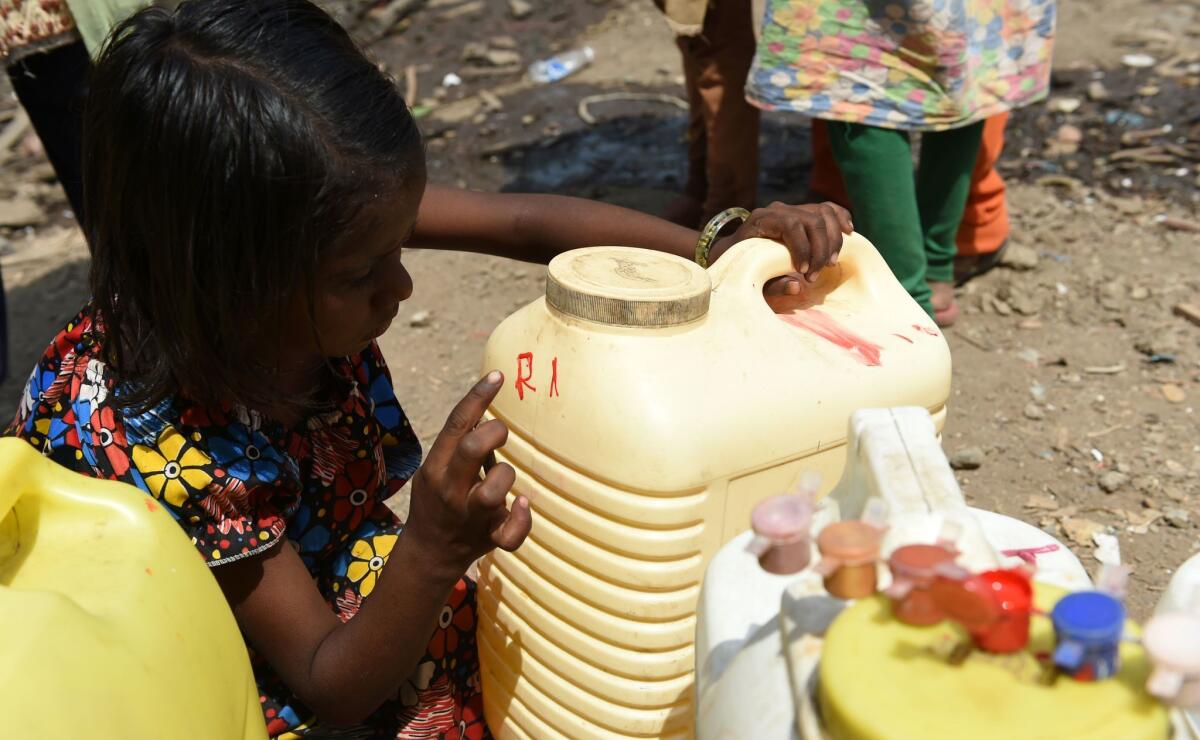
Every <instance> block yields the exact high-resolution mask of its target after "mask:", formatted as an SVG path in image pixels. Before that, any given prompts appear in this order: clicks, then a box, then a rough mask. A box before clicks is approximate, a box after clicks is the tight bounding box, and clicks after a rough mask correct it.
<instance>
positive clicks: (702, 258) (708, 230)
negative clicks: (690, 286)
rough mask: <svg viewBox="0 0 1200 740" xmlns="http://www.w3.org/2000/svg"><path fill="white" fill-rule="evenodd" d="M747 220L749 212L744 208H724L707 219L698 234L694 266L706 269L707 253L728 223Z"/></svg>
mask: <svg viewBox="0 0 1200 740" xmlns="http://www.w3.org/2000/svg"><path fill="white" fill-rule="evenodd" d="M748 218H750V211H747V210H746V209H745V208H726V209H725V210H723V211H721V212H720V213H718V214H717V215H715V216H713V217H712V218H711V219H709V222H708V223H707V224H705V226H704V230H703V231H701V232H700V241H698V242H696V264H698V265H700V266H701V267H703V268H705V269H707V268H708V252H709V250H711V249H712V245H713V242H715V241H716V240H717V234H719V233H721V229H723V228H725V225H726V224H728V223H729V222H730V221H734V220H739V219H740V220H742V221H745V220H746V219H748Z"/></svg>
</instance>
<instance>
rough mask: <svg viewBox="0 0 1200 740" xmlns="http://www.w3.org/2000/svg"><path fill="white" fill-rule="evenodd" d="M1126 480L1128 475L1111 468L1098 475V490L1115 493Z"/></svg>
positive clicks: (1127, 480)
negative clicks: (1109, 470)
mask: <svg viewBox="0 0 1200 740" xmlns="http://www.w3.org/2000/svg"><path fill="white" fill-rule="evenodd" d="M1128 482H1129V476H1128V475H1125V474H1124V473H1120V472H1117V471H1115V470H1113V471H1111V472H1108V473H1105V474H1104V475H1102V476H1100V490H1102V491H1104V492H1105V493H1116V492H1117V491H1119V490H1121V489H1122V488H1123V487H1124V486H1125V484H1126V483H1128Z"/></svg>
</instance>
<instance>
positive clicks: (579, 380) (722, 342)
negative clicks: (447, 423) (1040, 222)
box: [479, 235, 950, 739]
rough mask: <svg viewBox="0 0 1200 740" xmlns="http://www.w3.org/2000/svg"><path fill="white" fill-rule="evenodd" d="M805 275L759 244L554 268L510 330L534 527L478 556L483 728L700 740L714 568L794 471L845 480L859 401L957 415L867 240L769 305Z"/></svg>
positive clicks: (508, 347) (515, 429) (781, 251)
mask: <svg viewBox="0 0 1200 740" xmlns="http://www.w3.org/2000/svg"><path fill="white" fill-rule="evenodd" d="M790 269H791V263H790V257H789V254H788V252H787V250H786V248H784V247H783V246H781V245H779V244H777V243H775V242H770V241H766V240H761V239H753V240H749V241H746V242H743V243H741V244H739V245H737V246H735V247H734V248H733V249H731V250H730V251H729V252H728V253H727V254H726V255H725V256H724V257H723V258H722V259H721V260H720V261H719V262H718V263H717V264H716V265H715V266H714V267H713V268H712V269H711V270H709V271H708V272H707V273H706V272H704V271H703V270H701V269H700V268H699V267H697V266H696V265H694V264H692V263H690V262H688V261H686V260H683V259H680V258H677V257H672V256H669V255H662V254H658V253H654V252H648V251H641V250H632V249H624V248H610V247H602V248H592V249H584V250H576V251H574V252H570V253H567V254H564V255H561V256H559V257H558V258H556V259H555V260H554V261H553V262H552V263H551V265H550V269H549V273H548V277H547V295H546V297H545V298H542V299H539V300H537V301H534V302H533V303H532V304H530V305H529V306H526V307H525V308H523V309H521V310H519V311H518V312H517V313H515V314H514V315H512V316H511V317H509V318H508V319H507V320H505V321H504V322H503V323H502V324H501V325H500V326H499V327H498V328H497V329H496V331H495V333H494V334H493V335H492V337H491V339H490V340H489V342H488V346H487V352H486V357H485V363H484V365H485V367H486V368H488V369H491V368H500V369H502V370H504V371H505V373H506V382H505V387H504V389H503V391H501V393H500V395H499V396H497V398H496V400H495V402H494V404H493V406H492V408H491V409H490V413H491V414H492V415H493V416H495V417H496V418H500V419H503V420H504V421H505V422H506V423H507V424H508V425H509V428H510V429H511V434H510V436H509V439H508V443H507V445H506V446H505V447H504V449H503V450H502V451H501V458H502V459H503V460H504V461H506V462H508V463H510V464H511V465H512V466H513V467H514V468H515V469H516V471H517V480H516V484H515V486H514V493H516V494H522V495H525V496H527V497H529V499H530V501H531V502H532V506H533V511H534V524H533V531H532V532H531V533H530V536H529V538H528V540H527V541H526V542H525V544H524V545H523V546H522V547H521V548H520V550H518V551H517V552H516V553H503V552H498V553H495V554H494V555H492V556H489V557H488V558H487V559H485V561H484V562H483V564H482V568H481V576H480V596H479V601H480V611H481V615H480V625H479V646H480V647H479V649H480V657H481V659H482V665H483V693H484V703H485V711H486V715H487V720H488V723H489V725H490V726H491V727H492V729H493V731H495V732H496V733H497V734H498V735H499V736H500V737H511V738H525V737H528V738H539V739H540V738H552V737H567V738H651V737H689V736H691V735H692V718H693V717H694V716H695V712H694V711H693V708H692V704H693V690H692V681H693V667H694V654H693V639H694V636H695V620H696V616H695V612H696V603H697V597H698V594H699V589H700V582H701V579H702V577H703V574H704V568H705V565H706V563H707V561H708V559H709V558H710V557H711V556H712V554H713V553H715V552H716V550H717V549H718V548H719V547H720V546H721V544H722V543H724V542H725V541H727V540H728V539H730V538H732V537H733V536H734V535H735V534H737V533H738V532H740V531H741V530H744V529H745V528H746V527H747V526H748V522H749V515H750V510H751V508H753V506H754V504H755V503H757V502H758V501H759V500H761V499H763V498H765V497H767V496H770V495H773V494H777V493H780V492H781V491H784V490H785V489H787V488H788V487H789V486H790V485H791V484H792V483H793V482H794V481H795V479H796V478H797V477H798V475H799V474H800V473H801V472H802V471H806V470H817V471H819V472H821V473H823V474H824V479H825V481H826V485H827V488H828V487H829V486H832V484H833V482H835V481H836V480H837V479H838V478H839V477H840V474H841V469H842V465H843V460H844V457H845V452H844V446H845V437H846V429H847V422H848V420H849V418H850V415H851V414H852V413H853V412H854V411H855V410H856V409H859V408H862V407H869V406H901V405H908V406H921V407H924V408H926V409H928V410H929V411H930V412H931V413H933V414H934V418H935V419H936V420H937V421H938V423H939V425H940V423H941V420H942V419H943V418H944V413H945V409H944V407H945V402H946V399H947V397H948V395H949V388H950V355H949V350H948V348H947V346H946V343H945V340H944V339H943V338H942V336H941V334H940V333H939V332H938V330H937V329H936V328H935V327H934V325H933V323H932V322H931V321H930V320H929V318H928V317H927V316H926V315H925V314H924V312H922V310H921V309H920V308H919V307H918V306H917V304H916V303H915V302H913V301H912V299H911V298H909V296H908V295H907V294H906V293H905V292H904V290H903V289H902V288H901V286H900V285H899V283H898V282H897V281H896V280H895V278H893V277H892V275H891V273H890V272H889V271H888V268H887V266H886V265H885V264H884V262H883V260H882V258H881V257H880V256H879V254H878V253H877V252H876V251H875V249H874V247H872V246H871V245H870V244H869V243H868V242H867V241H866V240H865V239H863V238H862V237H860V236H857V235H855V236H851V237H848V238H847V239H846V242H845V245H844V247H843V250H842V253H841V259H840V261H839V264H838V265H837V266H836V267H833V268H830V269H828V270H825V271H824V272H823V273H822V275H821V277H820V279H819V280H818V281H817V282H816V283H815V284H814V285H812V286H811V287H809V288H808V289H806V291H805V293H804V294H803V295H801V296H798V297H795V298H793V299H789V300H788V301H787V302H786V304H780V303H775V304H774V305H775V308H774V309H772V307H771V306H769V305H768V304H767V302H766V301H765V300H764V298H763V292H762V291H763V285H764V283H765V282H766V281H767V280H769V279H770V278H772V277H775V276H778V275H781V274H784V273H786V272H788V271H789V270H790Z"/></svg>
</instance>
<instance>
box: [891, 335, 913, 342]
mask: <svg viewBox="0 0 1200 740" xmlns="http://www.w3.org/2000/svg"><path fill="white" fill-rule="evenodd" d="M892 336H893V337H900V338H901V339H903V340H904V341H906V342H908V343H909V344H912V343H913V340H911V339H909V338H908V337H906V336H904V335H903V334H893V335H892Z"/></svg>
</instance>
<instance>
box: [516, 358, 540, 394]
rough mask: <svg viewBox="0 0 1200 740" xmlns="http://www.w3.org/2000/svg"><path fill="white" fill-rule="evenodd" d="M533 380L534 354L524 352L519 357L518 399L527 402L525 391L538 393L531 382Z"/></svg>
mask: <svg viewBox="0 0 1200 740" xmlns="http://www.w3.org/2000/svg"><path fill="white" fill-rule="evenodd" d="M531 380H533V353H532V352H522V353H521V354H519V355H517V398H519V399H521V400H522V401H524V400H525V389H526V388H528V389H529V392H530V393H536V392H537V388H534V387H533V385H532V384H531V383H530V382H529V381H531Z"/></svg>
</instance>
